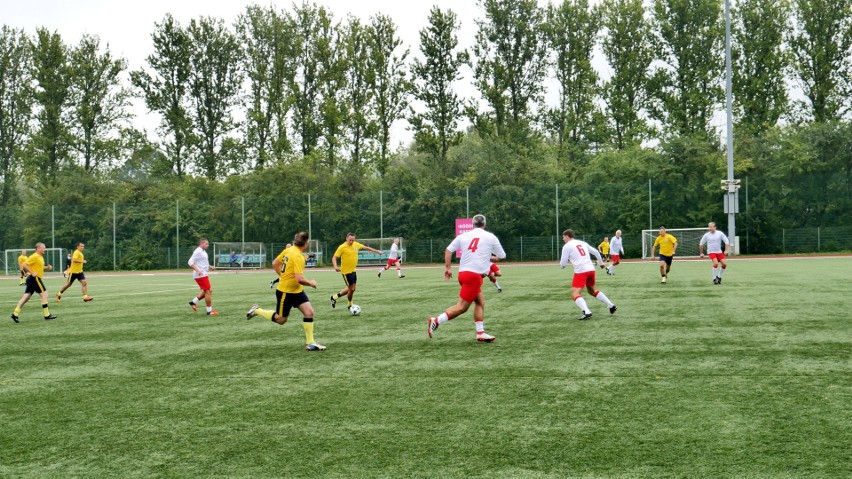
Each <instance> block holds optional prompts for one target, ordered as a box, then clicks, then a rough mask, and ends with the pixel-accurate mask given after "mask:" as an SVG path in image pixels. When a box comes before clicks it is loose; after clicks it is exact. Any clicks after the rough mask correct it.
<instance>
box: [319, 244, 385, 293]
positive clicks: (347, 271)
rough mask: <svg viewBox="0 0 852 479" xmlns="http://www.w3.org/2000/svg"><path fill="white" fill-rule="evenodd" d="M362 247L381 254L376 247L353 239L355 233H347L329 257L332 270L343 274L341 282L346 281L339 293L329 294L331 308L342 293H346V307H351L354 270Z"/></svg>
mask: <svg viewBox="0 0 852 479" xmlns="http://www.w3.org/2000/svg"><path fill="white" fill-rule="evenodd" d="M362 249H365V250H367V251H372V252H373V253H376V254H383V253H382V252H381V251H379V250H377V249H374V248H370V247H369V246H364V245H362V244H361V243H359V242H357V241H355V233H348V234H347V235H346V241H344V242H343V244H341V245H340V246H338V247H337V251H335V252H334V256H332V257H331V264H332V265H333V266H334V270H335V271H337V272H339V273H341V274H342V275H343V282H344V283H346V287H345V288H343V289H341V290H340V292H339V293H337V294H333V295H331V307H332V308H333V307H335V306H336V305H337V300H338V299H340V298H342V297H343V295H346V299H347V300H349V306H347V307H346V309H349V308H351V307H352V297H353V296H354V295H355V285H356V283H358V274H357V273H356V272H355V268H357V267H358V251H360V250H362ZM337 258H340V266H337Z"/></svg>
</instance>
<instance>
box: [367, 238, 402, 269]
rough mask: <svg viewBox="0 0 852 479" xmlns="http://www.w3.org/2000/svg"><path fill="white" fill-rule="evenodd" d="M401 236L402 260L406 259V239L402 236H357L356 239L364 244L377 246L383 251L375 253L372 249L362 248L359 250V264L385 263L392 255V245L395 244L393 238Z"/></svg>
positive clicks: (376, 247)
mask: <svg viewBox="0 0 852 479" xmlns="http://www.w3.org/2000/svg"><path fill="white" fill-rule="evenodd" d="M396 238H399V258H400V260H401V261H403V262H404V261H405V239H404V238H402V237H401V236H392V237H390V238H364V239H361V238H357V239H356V240H355V241H357V242H359V243H361V244H362V245H364V246H369V247H370V248H375V249H377V250H379V251H381V252H382V254H381V255H378V254H376V253H373V252H372V251H366V250H361V251H359V252H358V264H364V265H370V264H373V265H375V264H385V263H387V261H388V256H389V255H390V249H391V245H392V244H393V240H394V239H396Z"/></svg>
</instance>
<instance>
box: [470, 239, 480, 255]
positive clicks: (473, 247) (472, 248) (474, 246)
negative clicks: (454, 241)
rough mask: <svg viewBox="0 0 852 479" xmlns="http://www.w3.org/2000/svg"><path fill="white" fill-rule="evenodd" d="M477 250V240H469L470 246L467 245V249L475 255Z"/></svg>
mask: <svg viewBox="0 0 852 479" xmlns="http://www.w3.org/2000/svg"><path fill="white" fill-rule="evenodd" d="M477 248H479V238H473V239H472V240H470V244H469V245H467V249H468V251H470V252H472V253H476V249H477Z"/></svg>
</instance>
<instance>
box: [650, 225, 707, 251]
mask: <svg viewBox="0 0 852 479" xmlns="http://www.w3.org/2000/svg"><path fill="white" fill-rule="evenodd" d="M707 231H708V230H707V228H672V229H666V233H668V234H670V235H672V236H674V237H675V238H676V239H677V252H676V253H675V256H677V257H679V258H698V257H699V256H700V255H699V254H698V243H699V242H700V241H701V237H702V236H704V233H706V232H707ZM657 236H660V230H659V229H655V230H642V259H649V258H651V248H652V247H653V246H654V240H656V239H657ZM657 254H660V248H657Z"/></svg>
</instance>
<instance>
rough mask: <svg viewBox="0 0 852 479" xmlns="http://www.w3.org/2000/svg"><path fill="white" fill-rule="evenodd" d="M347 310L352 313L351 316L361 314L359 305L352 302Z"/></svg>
mask: <svg viewBox="0 0 852 479" xmlns="http://www.w3.org/2000/svg"><path fill="white" fill-rule="evenodd" d="M349 312H350V313H351V314H352V316H358V315H359V314H361V306H358V305H357V304H353V305H352V306H350V307H349Z"/></svg>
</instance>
